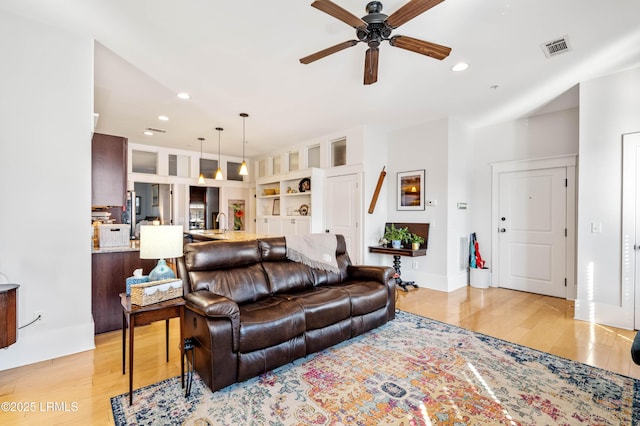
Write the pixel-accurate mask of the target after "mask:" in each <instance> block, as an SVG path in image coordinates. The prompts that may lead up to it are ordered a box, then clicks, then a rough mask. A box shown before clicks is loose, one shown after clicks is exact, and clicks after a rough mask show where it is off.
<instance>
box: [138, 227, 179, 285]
mask: <svg viewBox="0 0 640 426" xmlns="http://www.w3.org/2000/svg"><path fill="white" fill-rule="evenodd" d="M182 234H183V227H182V225H158V226H153V225H143V226H141V227H140V259H158V264H157V265H156V267H155V268H153V270H152V271H151V272H150V273H149V281H159V280H166V279H170V278H175V277H176V274H175V273H174V272H173V270H171V268H169V267H168V266H167V262H166V261H165V259H172V258H176V257H180V256H182V254H183V252H182V238H183V237H182Z"/></svg>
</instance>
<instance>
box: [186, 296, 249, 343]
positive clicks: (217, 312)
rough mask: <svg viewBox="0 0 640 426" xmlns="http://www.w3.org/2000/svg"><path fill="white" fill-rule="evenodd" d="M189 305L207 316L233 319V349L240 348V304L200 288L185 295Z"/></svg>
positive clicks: (193, 309)
mask: <svg viewBox="0 0 640 426" xmlns="http://www.w3.org/2000/svg"><path fill="white" fill-rule="evenodd" d="M184 299H185V300H186V301H187V307H188V308H189V309H191V310H192V311H194V312H196V313H198V314H200V315H202V316H205V317H207V318H228V319H229V320H230V321H231V332H232V335H233V348H234V349H233V350H234V351H237V350H238V342H239V339H240V308H239V307H238V304H237V303H236V302H234V301H233V300H231V299H228V298H226V297H224V296H219V295H217V294H215V293H212V292H210V291H208V290H198V291H194V292H192V293H187V294H185V295H184Z"/></svg>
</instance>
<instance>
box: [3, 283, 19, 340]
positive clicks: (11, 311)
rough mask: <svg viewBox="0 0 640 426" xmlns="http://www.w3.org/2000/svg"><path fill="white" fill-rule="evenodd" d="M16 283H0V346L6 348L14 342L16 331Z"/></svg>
mask: <svg viewBox="0 0 640 426" xmlns="http://www.w3.org/2000/svg"><path fill="white" fill-rule="evenodd" d="M18 287H19V286H18V285H17V284H0V348H6V347H7V346H9V345H13V344H14V343H15V342H16V334H17V331H18V327H17V323H16V321H17V320H16V292H17V289H18Z"/></svg>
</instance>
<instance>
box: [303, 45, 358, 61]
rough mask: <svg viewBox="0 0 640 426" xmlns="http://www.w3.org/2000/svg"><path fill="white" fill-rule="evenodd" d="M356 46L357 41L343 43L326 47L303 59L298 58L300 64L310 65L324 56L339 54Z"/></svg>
mask: <svg viewBox="0 0 640 426" xmlns="http://www.w3.org/2000/svg"><path fill="white" fill-rule="evenodd" d="M356 44H358V41H357V40H349V41H344V42H342V43H339V44H336V45H335V46H331V47H327V48H326V49H324V50H321V51H319V52H316V53H312V54H311V55H309V56H305V57H304V58H300V62H301V63H303V64H310V63H311V62H313V61H317V60H318V59H322V58H324V57H325V56H329V55H331V54H332V53H336V52H339V51H341V50H344V49H346V48H348V47H351V46H355V45H356Z"/></svg>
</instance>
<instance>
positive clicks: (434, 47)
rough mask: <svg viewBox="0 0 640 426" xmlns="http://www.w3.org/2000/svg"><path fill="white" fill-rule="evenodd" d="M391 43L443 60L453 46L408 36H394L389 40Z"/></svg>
mask: <svg viewBox="0 0 640 426" xmlns="http://www.w3.org/2000/svg"><path fill="white" fill-rule="evenodd" d="M389 44H390V45H392V46H395V47H399V48H400V49H406V50H410V51H412V52H416V53H419V54H421V55H426V56H430V57H432V58H434V59H439V60H443V59H444V58H446V57H447V56H449V53H451V48H450V47H447V46H441V45H439V44H435V43H430V42H428V41H423V40H418V39H417V38H413V37H407V36H394V37H391V39H390V40H389Z"/></svg>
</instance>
